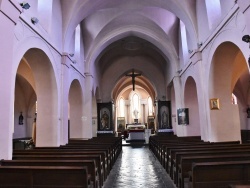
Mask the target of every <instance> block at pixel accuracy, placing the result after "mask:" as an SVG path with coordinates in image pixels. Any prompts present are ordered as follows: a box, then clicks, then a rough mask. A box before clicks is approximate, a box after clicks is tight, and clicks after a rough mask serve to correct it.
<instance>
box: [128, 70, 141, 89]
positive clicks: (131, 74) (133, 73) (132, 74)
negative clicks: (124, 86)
mask: <svg viewBox="0 0 250 188" xmlns="http://www.w3.org/2000/svg"><path fill="white" fill-rule="evenodd" d="M126 76H130V77H132V85H133V91H134V90H135V77H137V76H141V74H139V73H135V71H134V69H133V70H132V73H129V74H126Z"/></svg>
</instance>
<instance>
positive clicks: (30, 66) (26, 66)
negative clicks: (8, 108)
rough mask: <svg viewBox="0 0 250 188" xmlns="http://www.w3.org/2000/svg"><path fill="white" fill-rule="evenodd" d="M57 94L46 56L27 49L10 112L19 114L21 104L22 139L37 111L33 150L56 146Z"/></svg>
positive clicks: (29, 129)
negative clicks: (13, 104)
mask: <svg viewBox="0 0 250 188" xmlns="http://www.w3.org/2000/svg"><path fill="white" fill-rule="evenodd" d="M45 73H46V74H45ZM25 80H26V81H25ZM28 83H29V84H28ZM57 91H58V90H57V84H56V79H55V75H54V71H53V67H52V64H51V62H50V60H49V58H48V56H47V55H46V54H45V53H44V52H43V51H41V50H40V49H36V48H32V49H29V50H28V51H27V52H26V53H25V54H24V56H23V58H22V60H21V62H20V64H19V67H18V70H17V76H16V86H15V92H16V95H15V110H14V111H15V112H18V111H20V109H19V108H20V104H21V106H22V109H21V110H22V111H23V112H24V122H26V123H27V126H28V127H27V128H28V129H27V130H26V134H25V135H26V136H32V125H31V124H32V122H33V121H34V118H35V113H36V108H37V118H36V140H35V142H36V146H37V147H39V146H58V145H59V140H60V134H59V132H60V130H59V129H58V124H59V121H58V117H59V113H58V92H57ZM22 100H23V101H22ZM16 118H17V117H15V119H16Z"/></svg>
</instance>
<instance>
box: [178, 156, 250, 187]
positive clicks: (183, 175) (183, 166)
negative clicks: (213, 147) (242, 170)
mask: <svg viewBox="0 0 250 188" xmlns="http://www.w3.org/2000/svg"><path fill="white" fill-rule="evenodd" d="M248 159H250V153H235V154H229V153H227V154H226V155H225V154H221V155H213V154H211V155H205V156H201V155H194V156H182V157H181V162H180V164H179V165H178V181H177V186H178V187H179V188H184V182H185V180H188V172H189V171H191V170H192V164H193V163H200V162H220V161H221V162H223V161H224V162H225V161H244V160H248Z"/></svg>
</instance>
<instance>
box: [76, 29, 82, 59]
mask: <svg viewBox="0 0 250 188" xmlns="http://www.w3.org/2000/svg"><path fill="white" fill-rule="evenodd" d="M80 41H81V28H80V25H79V24H78V26H77V27H76V29H75V56H76V57H75V58H76V59H77V60H79V59H80V50H81V43H80Z"/></svg>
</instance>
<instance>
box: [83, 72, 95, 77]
mask: <svg viewBox="0 0 250 188" xmlns="http://www.w3.org/2000/svg"><path fill="white" fill-rule="evenodd" d="M84 75H85V76H86V77H91V78H94V76H93V75H92V74H91V73H89V72H85V73H84Z"/></svg>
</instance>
